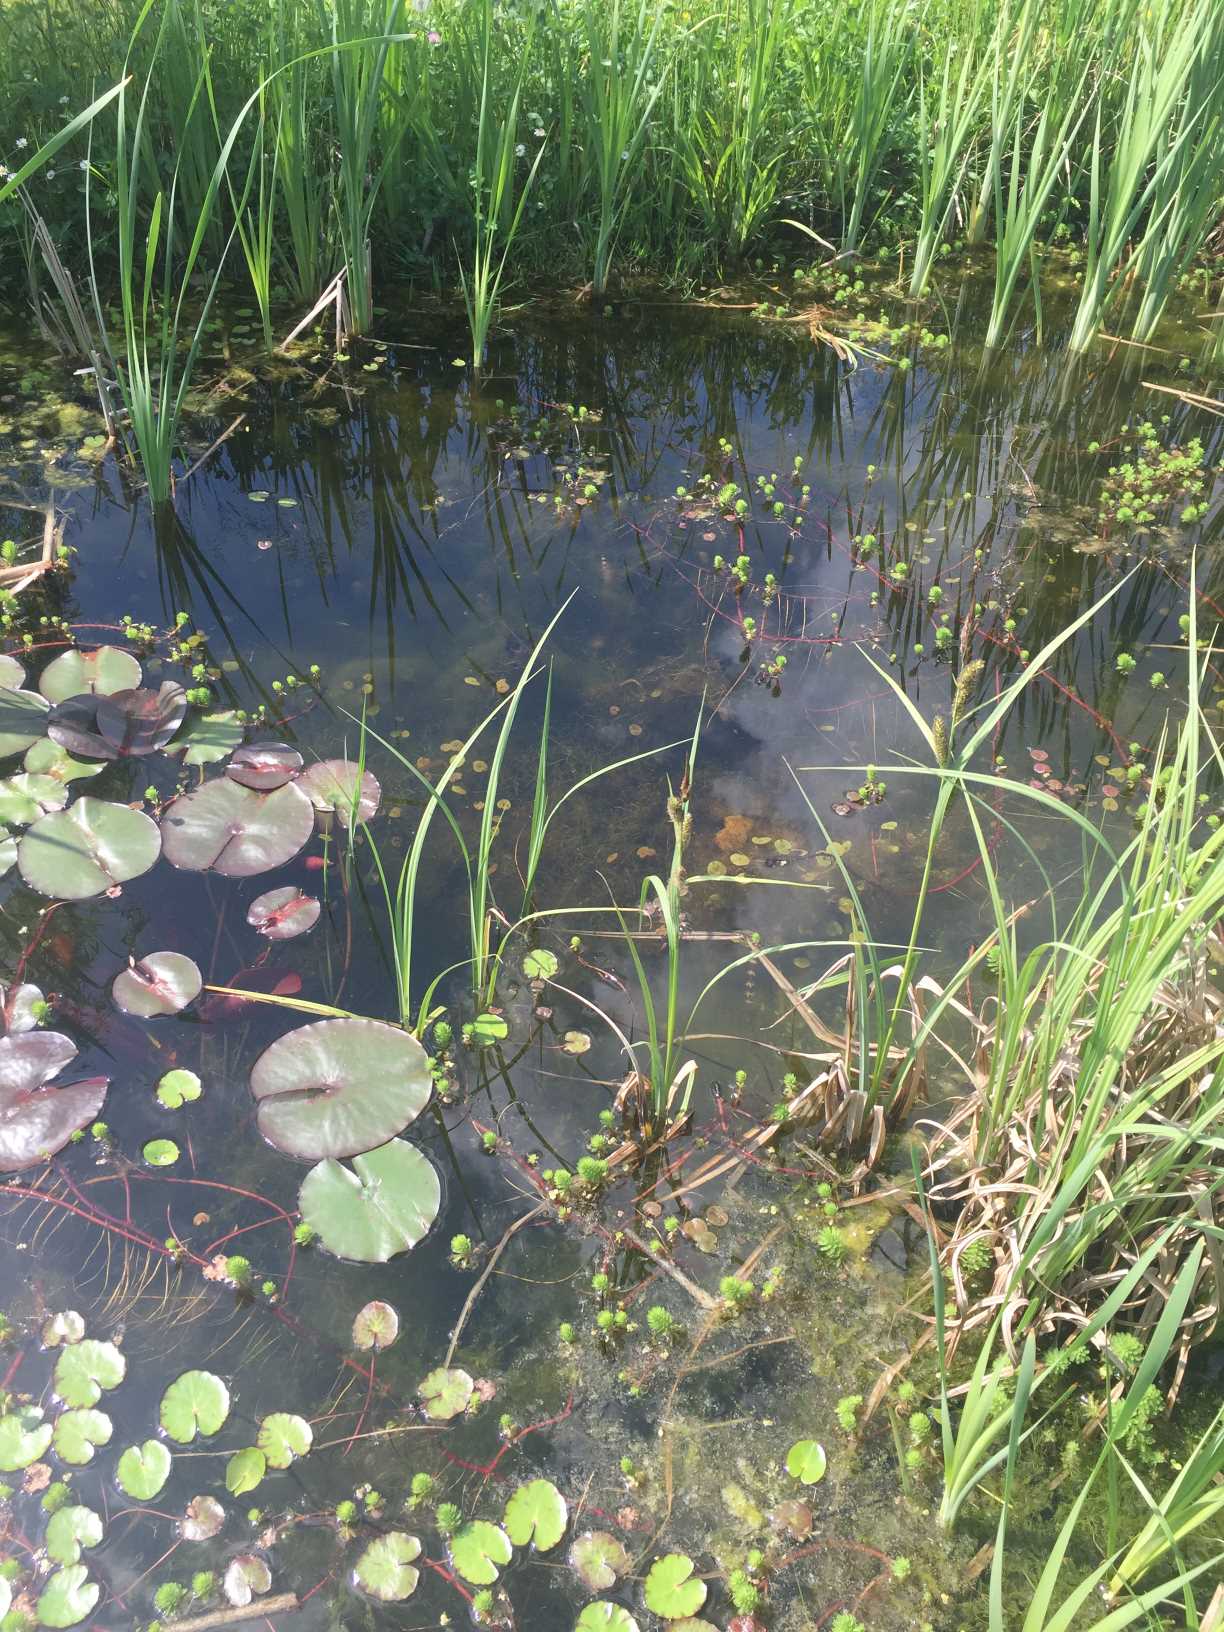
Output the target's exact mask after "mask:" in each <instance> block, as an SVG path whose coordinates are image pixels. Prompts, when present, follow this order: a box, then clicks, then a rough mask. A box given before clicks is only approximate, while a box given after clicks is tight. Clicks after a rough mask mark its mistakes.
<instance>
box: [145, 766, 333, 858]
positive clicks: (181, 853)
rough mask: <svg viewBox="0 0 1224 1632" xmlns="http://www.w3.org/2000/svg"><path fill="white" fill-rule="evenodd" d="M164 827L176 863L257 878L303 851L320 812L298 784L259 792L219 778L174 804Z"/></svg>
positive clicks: (165, 845)
mask: <svg viewBox="0 0 1224 1632" xmlns="http://www.w3.org/2000/svg"><path fill="white" fill-rule="evenodd" d="M161 829H162V849H163V851H164V853H165V856H166V860H167V861H169V862H171V863H172V864H173V865H174V866H175V867H183V868H186V869H188V870H190V871H192V872H204V871H205V870H207V869H208V868H211V869H212V870H213V872H215V873H222V874H224V875H225V876H226V877H227V878H251V877H253V876H254V875H255V874H256V873H266V872H267V871H268V869H269V868H271V867H279V866H281V865H282V864H283V863H284V862H286V861H291V860H292V859H293V857H294V856H296V855H297V853H298V851H299V850H300V849H301V848H302V846H303V845H304V844H305V843H306V841H307V839H308V838H309V837H310V835H311V833H312V832H313V830H314V811H313V808H312V806H311V803H310V800H309V799H308V798H307V797H306V795H305V794H304V793H302V792H301V790H300V789H299V788H298V786H297V784H296V783H293V782H287V783H285V785H284V787H280V788H275V789H273V791H272V792H271V793H257V792H256V790H255V789H254V788H247V787H243V785H242V784H241V783H240V782H235V781H234V780H233V778H232V777H229V776H218V777H215V778H214V779H213V780H212V781H211V782H206V783H205V784H204V786H203V787H202V788H197V789H196V790H195V792H194V793H187V794H184V795H183V796H182V797H181V798H179V799H175V800H174V801H173V802H172V803H171V804H169V805H168V806H167V807H166V809H165V810H164V811H163V812H162V819H161Z"/></svg>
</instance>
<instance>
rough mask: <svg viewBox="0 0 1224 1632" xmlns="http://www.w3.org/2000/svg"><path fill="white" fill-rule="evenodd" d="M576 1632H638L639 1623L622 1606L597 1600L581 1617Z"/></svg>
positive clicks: (575, 1627)
mask: <svg viewBox="0 0 1224 1632" xmlns="http://www.w3.org/2000/svg"><path fill="white" fill-rule="evenodd" d="M574 1632H638V1623H637V1622H636V1621H635V1620H634V1618H633V1616H632V1615H630V1613H629V1611H628V1610H627V1609H626V1608H625V1607H624V1606H623V1605H622V1604H610V1603H609V1602H608V1601H607V1599H606V1598H597V1599H596V1601H595V1602H594V1603H593V1604H588V1605H587V1606H586V1608H585V1609H584V1610H583V1612H582V1614H581V1615H579V1617H578V1620H577V1622H576V1623H575V1626H574Z"/></svg>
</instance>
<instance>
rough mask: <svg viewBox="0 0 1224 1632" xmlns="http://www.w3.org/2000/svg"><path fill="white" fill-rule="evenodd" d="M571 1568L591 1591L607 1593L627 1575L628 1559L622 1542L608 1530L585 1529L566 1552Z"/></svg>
mask: <svg viewBox="0 0 1224 1632" xmlns="http://www.w3.org/2000/svg"><path fill="white" fill-rule="evenodd" d="M569 1561H570V1568H571V1569H572V1570H574V1571H575V1573H576V1574H577V1576H578V1578H579V1580H580V1581H582V1583H583V1584H584V1585H585V1586H588V1587H590V1589H591V1591H592V1592H607V1590H608V1588H609V1587H614V1586H615V1585H616V1583H617V1581H618V1580H619V1578H620V1577H621V1576H622V1575H627V1574H628V1572H629V1566H630V1558H629V1554H628V1553H627V1552H626V1551H625V1547H624V1544H623V1542H621V1541H620V1540H619V1539H618V1538H617V1537H616V1536H614V1535H613V1534H612V1532H611V1531H610V1530H584V1531H583V1533H582V1534H581V1535H580V1536H576V1537H575V1538H574V1541H573V1543H572V1544H571V1546H570V1550H569Z"/></svg>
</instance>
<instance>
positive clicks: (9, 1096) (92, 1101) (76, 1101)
mask: <svg viewBox="0 0 1224 1632" xmlns="http://www.w3.org/2000/svg"><path fill="white" fill-rule="evenodd" d="M75 1058H76V1044H75V1043H74V1042H73V1041H72V1039H71V1038H69V1037H65V1036H63V1035H62V1033H60V1032H58V1031H25V1032H19V1033H17V1034H16V1035H10V1036H8V1037H0V1172H4V1173H15V1172H17V1171H18V1169H20V1168H23V1167H29V1166H30V1164H31V1163H33V1162H38V1161H41V1160H42V1159H43V1158H44V1157H46V1156H53V1155H54V1154H55V1152H56V1151H57V1150H62V1149H63V1147H64V1146H65V1145H66V1144H67V1143H68V1141H69V1139H71V1138H72V1135H73V1134H74V1133H76V1132H77V1131H78V1130H79V1129H81V1128H84V1127H87V1126H88V1125H89V1123H90V1122H93V1121H94V1120H95V1119H96V1118H97V1116H98V1113H99V1112H100V1111H101V1109H102V1104H103V1101H104V1100H105V1099H106V1090H107V1087H108V1085H109V1079H108V1078H106V1077H88V1078H86V1079H84V1080H83V1081H81V1082H70V1083H65V1084H63V1085H62V1086H59V1087H56V1086H53V1085H52V1083H51V1078H53V1077H55V1076H57V1075H58V1074H59V1072H61V1071H62V1070H63V1069H64V1067H65V1066H66V1065H67V1064H68V1063H69V1061H70V1060H73V1059H75Z"/></svg>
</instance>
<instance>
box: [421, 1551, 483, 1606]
mask: <svg viewBox="0 0 1224 1632" xmlns="http://www.w3.org/2000/svg"><path fill="white" fill-rule="evenodd" d="M421 1563H422V1564H424V1565H425V1566H426V1567H427V1568H428V1569H431V1570H433V1571H434V1572H435V1573H436V1574H437V1575H440V1576H441V1577H442V1579H443V1580H444V1581H449V1582H450V1584H451V1586H452V1587H454V1589H455V1591H456V1592H457V1593H459V1594H460V1595H461V1596H462V1597H463V1598H465V1599H466V1600H467V1602H468V1603H469V1604H470V1603H472V1601H473V1599H472V1594H471V1593H470V1592H469V1591H468V1590H467V1588H466V1587H465V1586H464V1585H463V1583H462V1582H461V1581H460V1580H459V1578H458V1576H456V1575H454V1574H453V1573H452V1572H451V1571H450V1570H448V1569H447V1567H446V1565H445V1564H439V1563H438V1562H437V1561H436V1560H435V1559H432V1558H422V1560H421Z"/></svg>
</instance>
